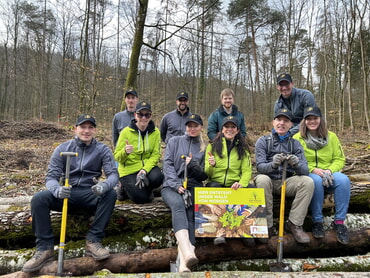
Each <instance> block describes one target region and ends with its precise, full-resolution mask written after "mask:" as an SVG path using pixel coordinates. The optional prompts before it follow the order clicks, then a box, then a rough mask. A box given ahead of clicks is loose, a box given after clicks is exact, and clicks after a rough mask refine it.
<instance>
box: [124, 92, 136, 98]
mask: <svg viewBox="0 0 370 278" xmlns="http://www.w3.org/2000/svg"><path fill="white" fill-rule="evenodd" d="M130 94H131V95H133V96H135V97H138V95H137V92H136V91H135V90H128V91H126V92H125V97H127V95H130Z"/></svg>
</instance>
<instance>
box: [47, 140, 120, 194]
mask: <svg viewBox="0 0 370 278" xmlns="http://www.w3.org/2000/svg"><path fill="white" fill-rule="evenodd" d="M61 152H76V153H78V156H77V157H71V168H70V177H69V185H70V186H72V187H75V186H81V187H91V186H93V185H94V182H93V178H96V179H99V178H100V176H101V175H102V170H103V171H104V174H105V177H106V180H105V181H104V182H105V183H106V184H108V187H109V189H112V188H113V187H114V186H116V185H117V184H118V172H117V167H116V162H115V161H114V158H113V154H112V151H111V149H110V148H109V147H108V146H107V145H105V144H103V143H101V142H98V141H96V140H95V139H93V140H92V142H91V144H90V145H89V146H86V144H85V143H82V142H81V141H80V140H79V139H78V137H77V136H76V137H75V138H74V139H72V140H69V141H67V142H64V143H62V144H60V145H59V146H58V147H57V148H56V149H55V150H54V153H53V154H52V156H51V158H50V162H49V167H48V171H47V175H46V178H45V182H46V187H47V189H49V190H50V191H51V192H52V193H53V195H54V196H55V197H57V194H58V191H59V187H60V184H59V181H60V179H61V178H63V177H64V175H65V171H66V160H67V158H66V157H64V156H63V157H62V156H61V155H60V153H61Z"/></svg>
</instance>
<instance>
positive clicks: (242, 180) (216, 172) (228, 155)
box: [205, 116, 252, 245]
mask: <svg viewBox="0 0 370 278" xmlns="http://www.w3.org/2000/svg"><path fill="white" fill-rule="evenodd" d="M205 172H206V174H207V176H208V183H207V186H209V187H230V188H232V189H234V190H237V189H238V188H241V187H248V186H249V181H250V180H251V177H252V163H251V158H250V153H249V147H248V144H247V141H246V139H245V138H244V137H243V135H242V134H241V132H240V128H239V125H238V119H237V118H236V117H234V116H227V117H225V118H224V119H223V122H222V129H221V131H220V132H218V133H217V135H216V137H215V138H214V139H213V140H211V141H210V143H209V144H208V146H207V150H206V158H205ZM222 243H225V238H224V237H217V238H215V240H214V244H216V245H217V244H222Z"/></svg>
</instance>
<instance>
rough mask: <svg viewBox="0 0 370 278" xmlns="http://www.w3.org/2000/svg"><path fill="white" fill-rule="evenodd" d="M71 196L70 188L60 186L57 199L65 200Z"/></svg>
mask: <svg viewBox="0 0 370 278" xmlns="http://www.w3.org/2000/svg"><path fill="white" fill-rule="evenodd" d="M70 196H71V188H70V187H67V186H61V187H60V188H59V191H58V198H59V199H65V198H69V197H70Z"/></svg>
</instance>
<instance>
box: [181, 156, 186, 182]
mask: <svg viewBox="0 0 370 278" xmlns="http://www.w3.org/2000/svg"><path fill="white" fill-rule="evenodd" d="M181 158H182V159H184V161H185V162H184V163H185V164H184V181H183V182H182V187H184V188H185V189H186V188H187V187H188V166H187V165H186V155H182V156H181Z"/></svg>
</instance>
